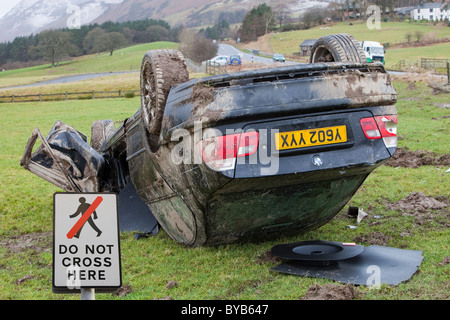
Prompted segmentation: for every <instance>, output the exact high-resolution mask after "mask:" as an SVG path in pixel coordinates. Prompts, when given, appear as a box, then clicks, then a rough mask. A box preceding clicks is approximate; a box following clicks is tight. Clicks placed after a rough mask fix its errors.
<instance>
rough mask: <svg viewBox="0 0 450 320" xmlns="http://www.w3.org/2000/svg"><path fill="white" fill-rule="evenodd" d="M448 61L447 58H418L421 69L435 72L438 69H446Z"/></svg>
mask: <svg viewBox="0 0 450 320" xmlns="http://www.w3.org/2000/svg"><path fill="white" fill-rule="evenodd" d="M449 62H450V60H449V59H436V58H422V59H420V66H421V67H422V68H423V69H432V70H434V72H437V71H438V70H439V69H447V63H449Z"/></svg>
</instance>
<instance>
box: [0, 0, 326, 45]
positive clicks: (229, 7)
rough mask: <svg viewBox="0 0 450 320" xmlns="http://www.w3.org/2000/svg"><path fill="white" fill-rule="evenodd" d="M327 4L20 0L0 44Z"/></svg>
mask: <svg viewBox="0 0 450 320" xmlns="http://www.w3.org/2000/svg"><path fill="white" fill-rule="evenodd" d="M328 1H329V0H183V1H180V0H59V1H53V0H22V1H21V2H20V3H19V4H18V5H16V6H15V7H13V9H12V10H11V11H10V12H8V13H7V14H6V15H5V16H3V17H2V18H1V19H0V30H7V31H6V32H4V31H3V32H1V33H0V42H6V41H11V40H13V39H14V38H15V37H17V36H27V35H30V34H36V33H39V32H41V31H43V30H47V29H58V28H66V27H69V28H74V27H75V28H76V27H79V26H80V25H85V24H90V23H103V22H106V21H113V22H123V21H130V20H131V21H132V20H143V19H163V20H166V21H167V22H169V23H170V24H171V25H172V26H176V25H180V24H182V25H184V26H187V27H196V26H200V25H213V24H214V23H216V22H217V18H218V17H219V15H220V14H221V13H222V14H224V13H229V14H231V15H232V14H233V13H239V14H238V15H236V18H235V19H236V20H238V19H241V18H242V17H243V15H244V14H245V11H247V10H250V9H251V8H252V7H255V6H257V5H259V4H261V3H264V2H265V3H267V4H268V5H269V6H271V7H272V8H276V7H277V6H281V5H282V6H284V7H285V9H287V10H288V12H290V13H291V14H292V15H295V16H298V15H299V14H300V12H301V11H302V10H304V9H307V8H309V7H311V6H313V5H323V6H324V5H327V4H328ZM233 22H238V21H232V23H233Z"/></svg>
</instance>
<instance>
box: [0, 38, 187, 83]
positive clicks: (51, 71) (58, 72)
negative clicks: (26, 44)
mask: <svg viewBox="0 0 450 320" xmlns="http://www.w3.org/2000/svg"><path fill="white" fill-rule="evenodd" d="M176 48H178V43H174V42H153V43H147V44H140V45H135V46H131V47H127V48H124V49H120V50H117V51H115V52H114V55H113V56H109V53H102V54H99V55H87V56H82V57H79V58H74V59H73V60H72V61H66V62H63V63H62V64H61V65H60V66H58V67H54V68H51V66H50V65H42V66H35V67H30V68H23V69H16V70H9V71H5V72H0V88H1V87H5V86H11V85H22V84H29V83H35V82H38V81H45V80H50V79H53V78H58V77H61V76H67V75H76V74H85V73H108V72H118V71H133V70H139V69H140V67H141V62H142V57H143V56H144V54H145V52H147V51H148V50H153V49H176Z"/></svg>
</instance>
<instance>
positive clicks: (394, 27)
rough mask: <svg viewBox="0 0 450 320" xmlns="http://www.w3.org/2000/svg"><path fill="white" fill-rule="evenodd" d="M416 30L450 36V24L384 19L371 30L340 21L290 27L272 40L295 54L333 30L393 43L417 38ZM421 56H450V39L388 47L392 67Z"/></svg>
mask: <svg viewBox="0 0 450 320" xmlns="http://www.w3.org/2000/svg"><path fill="white" fill-rule="evenodd" d="M416 32H421V34H422V39H433V38H435V39H437V38H445V37H449V38H450V27H447V26H444V25H436V26H434V25H432V24H428V23H418V22H411V23H408V22H382V23H381V29H378V30H377V29H373V30H370V29H368V28H367V25H366V23H361V22H360V23H354V24H353V25H349V24H348V23H339V24H336V25H333V26H329V27H316V28H311V29H309V30H299V31H290V32H283V33H278V34H274V35H273V36H272V37H271V39H270V44H271V46H272V48H273V51H274V52H280V53H283V54H285V55H292V54H293V53H294V52H299V51H300V48H299V46H300V44H301V43H302V42H303V41H304V40H306V39H318V38H320V37H321V36H324V35H328V34H333V33H348V34H351V35H352V36H354V37H355V38H356V39H357V40H358V41H363V40H371V41H378V42H380V43H383V44H387V43H389V45H390V46H392V45H394V44H396V43H401V42H406V35H407V34H408V33H410V34H411V35H412V38H411V41H416V36H415V34H416ZM420 57H431V58H432V57H435V58H450V43H449V42H447V43H441V44H436V45H432V46H426V47H414V48H403V49H396V48H387V50H386V65H387V67H391V66H393V65H395V64H396V63H397V62H398V61H400V60H403V59H409V60H417V59H420Z"/></svg>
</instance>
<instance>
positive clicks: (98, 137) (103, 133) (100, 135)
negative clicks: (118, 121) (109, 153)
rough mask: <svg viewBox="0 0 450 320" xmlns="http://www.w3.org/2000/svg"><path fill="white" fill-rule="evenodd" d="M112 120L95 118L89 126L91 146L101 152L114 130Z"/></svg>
mask: <svg viewBox="0 0 450 320" xmlns="http://www.w3.org/2000/svg"><path fill="white" fill-rule="evenodd" d="M115 130H116V129H115V125H114V121H112V120H96V121H94V122H93V123H92V128H91V147H92V148H93V149H94V150H95V151H97V152H102V151H104V148H105V147H106V143H107V142H108V140H109V139H110V138H111V137H112V135H113V134H114V132H115Z"/></svg>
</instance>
